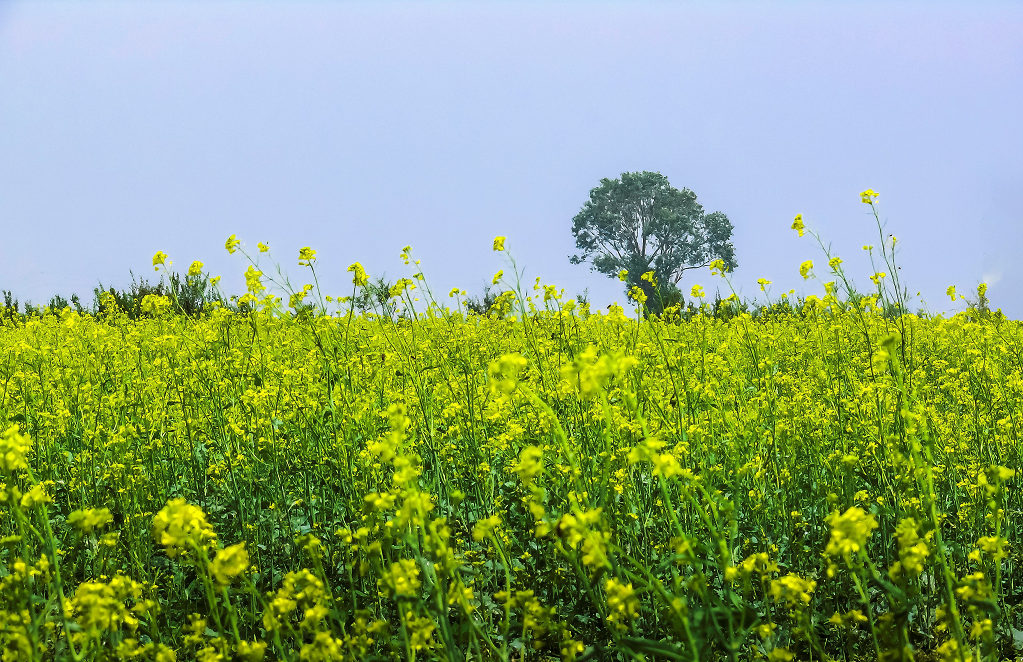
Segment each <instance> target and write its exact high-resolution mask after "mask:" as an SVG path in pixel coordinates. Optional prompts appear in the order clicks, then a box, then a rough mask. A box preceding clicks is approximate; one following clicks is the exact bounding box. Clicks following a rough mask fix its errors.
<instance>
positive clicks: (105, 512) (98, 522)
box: [67, 508, 114, 534]
mask: <svg viewBox="0 0 1023 662" xmlns="http://www.w3.org/2000/svg"><path fill="white" fill-rule="evenodd" d="M67 521H68V523H69V524H70V525H71V526H73V527H75V528H76V529H78V530H79V531H81V532H82V533H85V534H89V533H92V532H93V531H94V530H96V529H99V528H102V527H104V526H106V525H107V524H109V523H110V522H112V521H114V516H113V515H111V513H110V509H109V508H85V509H83V510H76V511H74V512H72V513H71V514H70V515H68V518H67Z"/></svg>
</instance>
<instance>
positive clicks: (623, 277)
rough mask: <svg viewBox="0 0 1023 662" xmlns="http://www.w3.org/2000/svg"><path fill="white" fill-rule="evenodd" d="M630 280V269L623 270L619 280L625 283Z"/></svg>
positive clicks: (619, 273)
mask: <svg viewBox="0 0 1023 662" xmlns="http://www.w3.org/2000/svg"><path fill="white" fill-rule="evenodd" d="M628 278H629V270H628V269H622V270H621V271H619V272H618V280H620V281H622V282H623V283H624V282H625V281H626V280H628Z"/></svg>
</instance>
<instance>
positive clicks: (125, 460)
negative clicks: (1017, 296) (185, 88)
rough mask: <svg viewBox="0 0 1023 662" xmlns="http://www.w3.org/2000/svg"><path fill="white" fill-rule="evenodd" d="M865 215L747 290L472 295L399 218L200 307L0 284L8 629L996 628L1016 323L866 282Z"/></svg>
mask: <svg viewBox="0 0 1023 662" xmlns="http://www.w3.org/2000/svg"><path fill="white" fill-rule="evenodd" d="M868 193H870V194H872V193H873V192H865V193H864V195H865V200H864V201H865V202H866V203H867V204H870V205H871V206H873V198H872V197H870V195H868ZM875 197H876V194H875ZM793 229H795V230H796V231H798V232H799V234H800V235H801V236H802V235H803V233H804V232H806V231H807V230H806V228H805V226H804V224H803V221H802V218H801V217H797V218H796V220H795V222H794V223H793ZM811 234H812V233H811ZM814 236H816V235H814ZM882 238H883V237H882ZM883 240H884V241H888V242H889V244H886V246H887V247H882V248H880V249H876V254H877V256H878V259H879V260H880V266H881V267H882V268H886V269H887V271H877V272H875V274H874V276H873V277H872V281H873V283H874V285H875V290H874V292H873V293H872V294H870V295H869V296H859V297H852V296H846V295H845V294H843V293H846V294H848V293H849V292H851V289H843V287H844V286H843V284H845V285H848V280H846V275H845V273H844V271H843V268H842V261H841V259H840V258H837V257H836V256H833V255H831V254H826V260H827V262H828V269H829V270H830V272H831V273H832V274H833V275H834V276H835V279H834V281H833V282H829V284H828V286H827V290H826V291H827V294H826V296H823V297H820V298H815V297H811V298H809V299H808V300H806V301H804V302H802V303H801V305H799V306H775V307H773V308H765V309H763V310H762V311H761V313H760V314H750V313H749V312H743V311H740V310H738V309H736V310H735V313H734V314H733V315H723V314H720V313H721V307H722V306H724V307H727V306H728V305H732V304H734V303H735V300H734V298H733V299H731V300H725V301H724V302H722V303H721V304H719V306H718V309H714V308H713V307H712V306H711V305H710V304H703V305H699V304H700V302H702V301H703V300H704V299H703V296H704V291H703V288H701V287H699V286H697V287H694V288H693V291H692V293H691V295H692V300H693V301H695V302H696V303H697V306H696V308H695V310H694V309H692V308H691V309H690V310H689V313H690V314H686V315H683V314H682V313H683V312H684V311H682V310H679V309H676V310H674V311H671V310H669V311H667V314H665V315H664V316H662V317H659V318H658V317H650V318H642V317H637V316H632V315H626V314H625V311H624V310H623V309H622V308H619V307H612V308H611V309H610V310H609V311H602V312H600V313H591V312H590V311H589V310H588V307H587V306H585V305H580V304H579V303H577V302H576V301H573V300H566V299H564V298H563V295H562V293H561V291H559V290H558V289H557V288H555V287H554V286H551V285H543V284H541V283H540V282H539V281H538V282H537V283H536V284H535V286H533V291H532V292H531V293H528V295H527V292H524V291H523V290H524V289H527V288H522V287H521V282H519V285H520V287H519V288H518V291H517V292H516V291H515V290H514V289H512V290H508V293H507V294H505V295H502V296H501V297H499V298H498V301H497V302H496V304H495V306H494V307H493V309H492V311H493V312H492V314H491V315H490V316H487V317H484V316H479V315H469V314H466V313H465V312H464V311H463V308H462V306H461V303H460V297H461V296H463V294H464V293H461V292H459V291H457V290H456V291H454V292H452V293H451V294H452V297H451V300H452V301H454V303H446V304H444V305H441V304H440V303H439V302H438V301H437V299H436V297H434V296H433V294H432V293H431V292H430V290H429V287H428V286H427V281H426V279H425V277H424V276H423V275H422V274H421V272H419V271H418V266H417V265H418V262H416V261H415V260H414V259H412V257H411V253H410V251H409V250H408V249H406V250H405V251H403V252H402V256H403V259H404V261H405V263H406V264H410V265H411V266H412V267H413V271H414V272H415V273H412V274H410V277H409V278H407V279H402V280H400V281H399V282H398V283H397V284H395V285H394V287H392V289H391V292H390V294H391V296H392V298H393V300H394V301H395V302H396V303H397V304H400V303H401V302H405V303H406V304H407V305H406V306H405V307H404V308H403V310H404V311H405V312H404V314H403V315H392V314H379V315H372V314H367V315H353V314H348V313H345V312H343V303H344V299H345V298H344V297H341V298H340V299H338V298H335V297H327V296H322V295H321V292H320V290H319V288H318V287H317V286H316V284H315V283H316V252H315V251H314V250H313V249H311V248H306V249H303V250H302V253H301V255H300V256H299V259H300V264H301V265H302V267H303V268H307V269H309V273H310V274H311V278H310V280H313V281H314V282H313V283H311V284H309V285H308V286H302V287H297V288H295V287H291V286H290V284H288V283H287V282H285V281H283V280H280V279H277V280H273V282H271V280H272V279H271V278H270V276H268V275H266V274H264V273H263V271H262V270H261V269H260V268H259V267H258V266H257V259H256V258H258V257H259V253H258V252H254V254H253V255H252V256H251V258H252V259H251V264H249V265H248V271H247V273H246V280H247V284H248V292H247V293H246V294H245V295H244V296H242V297H240V298H239V299H237V300H236V301H235V303H236V305H235V306H234V307H233V308H231V307H227V306H220V307H214V308H213V309H212V310H209V311H207V312H206V313H204V314H203V315H199V316H186V315H182V314H177V313H176V311H175V301H174V300H173V299H168V298H165V297H159V296H153V295H151V296H150V297H149V298H147V300H146V301H145V304H144V309H145V314H144V315H141V316H139V317H137V318H132V317H129V316H128V315H126V314H125V312H124V311H121V310H119V309H118V308H117V306H116V305H110V306H105V307H104V308H103V309H102V311H101V312H99V313H96V314H91V315H89V314H86V315H82V314H79V313H77V312H74V311H72V310H70V309H65V310H63V311H49V312H48V313H46V314H41V315H32V316H28V317H8V318H5V319H4V321H3V325H2V326H0V420H2V421H3V423H2V425H0V432H2V436H0V512H2V518H0V642H2V650H3V659H4V660H44V659H60V660H157V661H160V662H169V661H172V660H193V659H196V660H204V661H213V660H249V661H255V660H261V659H267V660H271V659H276V660H310V661H313V660H446V661H457V660H502V661H506V660H576V661H581V660H590V659H592V660H693V661H696V660H760V659H768V660H774V661H784V660H797V659H798V660H868V659H883V660H921V661H923V660H937V659H941V660H1002V659H1013V658H1018V657H1019V656H1020V654H1021V653H1020V650H1021V647H1023V614H1021V603H1023V570H1021V557H1020V545H1021V543H1023V535H1021V526H1023V519H1021V515H1023V512H1021V508H1023V490H1021V489H1020V476H1019V469H1020V460H1021V455H1020V454H1021V447H1023V446H1021V440H1020V435H1021V426H1023V327H1021V325H1020V323H1019V322H1015V321H1011V320H1006V319H1005V318H1004V317H1001V316H999V315H997V314H991V313H988V312H986V311H980V310H977V309H976V308H970V309H969V310H967V311H966V312H962V313H959V314H957V315H955V316H953V317H951V318H948V319H946V318H942V317H928V316H918V315H912V314H908V313H905V312H904V308H903V309H902V310H900V311H899V313H898V314H893V313H892V306H893V305H895V304H901V303H902V300H901V299H900V298H899V297H900V296H901V295H899V293H898V292H899V290H898V286H897V283H896V284H895V286H894V287H892V286H891V285H893V283H892V281H893V280H894V279H895V276H894V274H896V273H897V270H896V269H895V268H892V267H890V266H889V267H885V266H884V265H885V264H889V259H890V256H891V255H892V254H893V253H892V250H891V249H892V248H893V246H894V239H892V240H887V239H884V238H883ZM227 248H228V250H229V251H232V252H241V253H242V254H244V255H248V254H247V253H244V250H243V246H241V244H240V242H239V241H238V239H237V238H235V237H234V236H232V237H231V238H230V239H229V240H228V242H227ZM263 248H265V247H264V246H263V245H260V248H259V251H262V250H263ZM494 249H495V250H503V249H504V238H503V237H498V238H497V240H495V243H494ZM872 254H873V253H872ZM167 260H168V257H167V256H166V255H165V254H163V253H158V254H157V255H156V256H155V257H154V265H155V266H156V267H157V268H166V267H167ZM202 268H203V266H202V265H201V264H198V263H196V264H193V265H192V266H191V268H190V269H189V274H190V277H198V276H199V275H200V274H201V273H202ZM509 269H510V270H511V271H512V272H515V268H514V262H513V261H510V260H509ZM813 269H814V265H813V263H812V262H808V263H804V264H803V265H802V266H801V267H800V271H801V272H802V274H803V276H804V277H807V278H811V277H813ZM349 271H350V272H351V275H352V281H353V283H352V291H353V292H357V291H358V288H360V287H363V286H365V285H366V283H367V282H368V276H367V274H366V272H365V270H364V269H363V268H362V267H361V266H360V265H358V264H356V265H352V267H351V268H350V269H349ZM516 273H517V272H516ZM889 273H891V274H893V275H892V276H889V275H888V274H889ZM721 275H723V276H727V274H721ZM502 278H503V274H498V275H497V276H495V282H497V281H501V280H502ZM647 278H650V279H652V278H653V277H652V276H650V275H648V276H647ZM275 284H276V285H277V286H279V287H280V288H282V289H283V290H284V291H285V292H286V294H285V297H277V296H274V295H272V294H269V293H268V292H269V291H270V290H268V289H267V287H268V286H270V287H271V288H272V287H273V286H274V285H275ZM761 285H762V287H764V288H765V292H766V291H768V289H767V286H768V283H767V281H762V283H761ZM950 294H952V296H953V297H954V296H956V295H955V294H954V292H953V291H951V290H950ZM980 294H981V295H983V292H981V293H980ZM642 296H643V294H642V291H641V290H639V291H637V292H636V293H635V298H636V299H637V301H636V302H635V303H636V305H637V307H638V308H641V307H642V301H641V299H642ZM417 297H418V298H421V299H422V301H421V302H420V304H422V305H419V306H418V308H417V307H416V306H415V305H414V304H415V301H414V300H415V298H417ZM285 304H290V307H289V306H288V305H285ZM339 306H341V307H339ZM399 307H400V306H399ZM339 311H341V312H339ZM672 312H674V317H673V316H672Z"/></svg>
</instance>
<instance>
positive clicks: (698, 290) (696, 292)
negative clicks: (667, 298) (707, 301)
mask: <svg viewBox="0 0 1023 662" xmlns="http://www.w3.org/2000/svg"><path fill="white" fill-rule="evenodd" d="M689 293H690V294H692V295H693V296H694V297H695V298H697V299H702V298H704V297H705V296H707V294H706V292H704V291H703V286H702V285H693V289H692V290H690V291H689Z"/></svg>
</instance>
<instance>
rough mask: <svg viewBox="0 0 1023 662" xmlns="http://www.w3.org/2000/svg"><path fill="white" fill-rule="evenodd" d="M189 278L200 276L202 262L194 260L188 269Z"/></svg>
mask: <svg viewBox="0 0 1023 662" xmlns="http://www.w3.org/2000/svg"><path fill="white" fill-rule="evenodd" d="M188 275H189V276H201V275H202V262H200V261H199V260H196V261H195V262H193V263H192V264H191V265H190V266H189V267H188Z"/></svg>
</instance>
